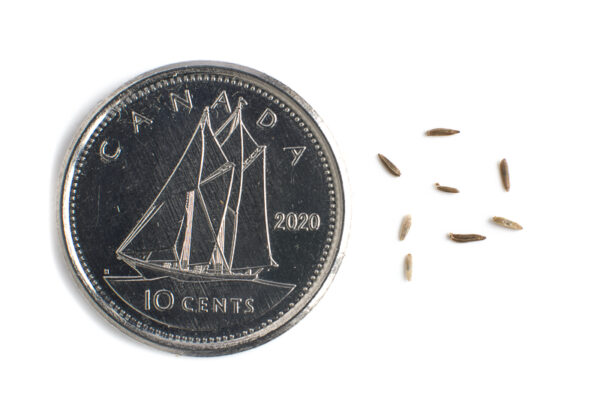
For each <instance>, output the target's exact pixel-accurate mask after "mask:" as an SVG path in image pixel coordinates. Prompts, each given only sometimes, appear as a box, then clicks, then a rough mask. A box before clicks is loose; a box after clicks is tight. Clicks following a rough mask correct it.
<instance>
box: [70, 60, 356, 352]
mask: <svg viewBox="0 0 600 400" xmlns="http://www.w3.org/2000/svg"><path fill="white" fill-rule="evenodd" d="M78 135H79V136H78V139H77V140H76V142H75V143H74V145H73V147H72V148H71V150H70V152H69V154H68V158H67V162H66V168H65V171H64V177H63V182H62V196H61V204H60V220H61V223H62V233H63V237H64V244H65V247H66V250H67V253H68V256H69V258H70V261H71V263H72V266H73V271H74V272H75V275H76V277H77V278H78V280H79V282H80V284H81V286H82V287H83V288H84V289H85V291H86V292H87V293H88V294H89V295H90V296H91V298H92V299H93V300H94V302H95V303H96V304H97V305H98V307H99V308H100V309H101V311H102V312H103V314H104V315H105V316H107V317H108V319H109V320H110V321H112V322H113V323H114V324H116V325H117V326H119V327H122V328H123V329H124V330H125V331H126V332H128V333H130V334H132V335H133V336H135V337H136V338H138V339H141V340H143V341H145V342H148V343H151V344H155V345H157V346H159V347H161V348H163V349H167V350H170V351H173V352H177V353H185V354H194V355H218V354H224V353H231V352H236V351H240V350H244V349H247V348H250V347H254V346H256V345H258V344H261V343H263V342H265V341H267V340H270V339H272V338H273V337H275V336H277V335H279V334H281V333H282V332H284V331H285V330H286V329H288V328H289V327H291V326H292V325H293V324H295V323H296V322H297V321H298V320H299V319H301V318H302V317H303V316H304V315H305V314H306V313H307V312H308V311H309V310H310V309H311V308H312V307H313V306H314V305H315V304H316V302H317V300H318V299H319V298H320V294H322V292H323V291H324V290H325V289H326V288H327V286H328V285H329V283H330V282H331V280H332V279H333V276H334V275H335V272H336V270H337V268H338V267H339V264H340V262H341V259H342V256H343V250H342V249H343V244H344V242H345V236H346V235H345V234H346V231H347V230H348V229H347V225H348V224H347V215H348V213H347V206H346V201H345V200H346V199H345V192H344V182H343V181H344V179H343V176H342V172H341V168H340V166H339V164H338V161H337V159H336V157H335V155H334V152H333V149H332V144H331V143H330V141H329V139H328V138H327V137H326V133H325V128H324V127H323V124H322V122H321V120H320V118H319V117H318V115H317V114H316V113H315V112H314V111H313V110H312V109H311V108H310V106H309V105H308V104H306V103H305V102H304V101H303V100H302V99H301V98H300V97H299V96H298V95H296V94H295V93H294V92H292V91H291V90H290V89H288V88H287V87H286V86H284V85H282V84H281V83H279V82H277V81H276V80H274V79H272V78H270V77H268V76H266V75H264V74H262V73H260V72H257V71H254V70H251V69H248V68H245V67H241V66H237V65H232V64H224V63H215V62H191V63H182V64H174V65H169V66H166V67H162V68H159V69H157V70H154V71H150V72H148V73H146V74H143V75H142V76H140V77H138V78H136V79H134V80H133V81H131V82H129V83H127V84H126V85H124V86H123V87H122V88H120V89H119V90H118V91H116V92H115V93H114V94H113V95H111V96H110V97H109V98H108V99H106V100H105V101H104V102H103V103H102V104H101V105H100V106H99V107H98V108H97V109H96V110H95V111H94V112H93V113H92V114H91V116H90V117H89V118H88V119H87V120H86V121H85V122H84V124H83V125H82V128H81V130H80V132H78Z"/></svg>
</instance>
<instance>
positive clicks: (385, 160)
mask: <svg viewBox="0 0 600 400" xmlns="http://www.w3.org/2000/svg"><path fill="white" fill-rule="evenodd" d="M378 156H379V159H380V160H381V162H382V163H383V165H385V166H386V167H387V169H388V170H389V171H390V172H391V173H392V174H394V175H396V176H400V170H399V169H398V167H396V166H395V165H394V163H393V162H391V161H390V160H388V158H387V157H386V156H384V155H383V154H378Z"/></svg>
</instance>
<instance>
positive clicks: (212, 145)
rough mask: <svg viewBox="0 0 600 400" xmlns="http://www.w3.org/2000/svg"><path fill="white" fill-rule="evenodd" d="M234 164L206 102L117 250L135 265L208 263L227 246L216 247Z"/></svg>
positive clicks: (172, 265)
mask: <svg viewBox="0 0 600 400" xmlns="http://www.w3.org/2000/svg"><path fill="white" fill-rule="evenodd" d="M233 170H234V166H233V164H232V163H229V162H228V161H227V158H226V157H225V155H224V154H223V152H222V151H221V148H220V146H219V145H218V143H217V142H216V140H215V139H214V137H213V135H212V132H211V129H210V120H209V113H208V108H207V109H205V110H204V113H203V115H202V118H201V119H200V123H199V124H198V126H197V128H196V130H195V132H194V134H193V135H192V137H191V139H190V141H189V143H188V145H187V147H186V149H185V151H184V153H183V154H182V156H181V157H180V159H179V162H178V163H177V165H176V166H175V168H174V169H173V172H172V173H171V175H170V176H169V178H168V179H167V181H166V183H165V184H164V185H163V187H162V189H161V190H160V192H159V194H158V195H157V196H156V198H155V200H154V201H153V202H152V204H151V205H150V207H149V208H148V210H147V211H146V212H145V213H144V215H143V216H142V218H141V219H140V220H139V221H138V223H137V224H136V225H135V226H134V228H133V229H132V230H131V232H130V234H129V235H128V236H127V237H126V238H125V240H124V241H123V242H122V243H121V245H120V246H119V248H118V249H117V255H118V256H121V257H122V258H123V259H124V260H125V261H130V262H133V263H134V264H135V266H138V264H140V263H147V264H154V265H156V266H165V265H167V266H169V267H179V268H181V269H189V268H191V267H194V266H202V265H206V266H208V265H209V264H210V260H211V258H212V256H213V253H214V252H215V251H217V252H222V250H218V249H216V247H222V246H223V244H222V243H219V242H218V240H217V238H218V236H219V232H218V230H219V227H220V226H221V224H222V219H223V215H224V210H225V205H226V204H227V197H228V194H229V189H230V186H231V178H232V175H233ZM207 198H210V201H206V199H207ZM219 268H223V265H221V266H219ZM226 268H227V267H226ZM227 269H228V268H227Z"/></svg>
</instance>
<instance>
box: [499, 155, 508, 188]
mask: <svg viewBox="0 0 600 400" xmlns="http://www.w3.org/2000/svg"><path fill="white" fill-rule="evenodd" d="M500 177H501V178H502V186H504V190H506V191H507V192H508V191H509V190H510V176H509V175H508V163H507V162H506V158H503V159H502V161H500Z"/></svg>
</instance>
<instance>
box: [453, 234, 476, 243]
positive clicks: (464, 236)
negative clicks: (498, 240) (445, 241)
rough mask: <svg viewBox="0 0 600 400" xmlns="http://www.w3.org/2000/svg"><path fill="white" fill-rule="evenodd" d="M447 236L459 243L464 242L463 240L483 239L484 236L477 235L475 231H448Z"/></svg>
mask: <svg viewBox="0 0 600 400" xmlns="http://www.w3.org/2000/svg"><path fill="white" fill-rule="evenodd" d="M448 237H449V238H450V239H451V240H453V241H455V242H459V243H465V242H475V241H477V240H484V239H485V236H482V235H477V234H475V233H465V234H461V233H449V234H448Z"/></svg>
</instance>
